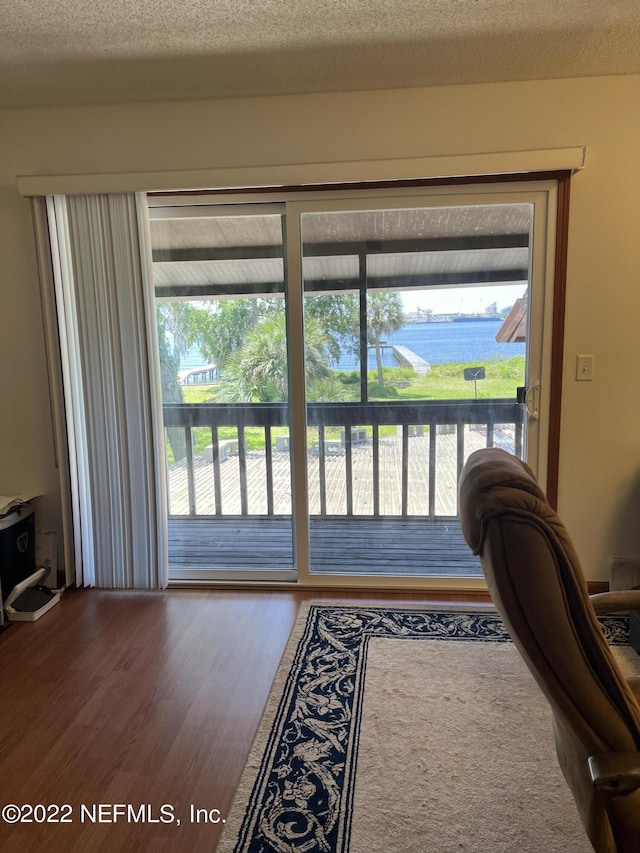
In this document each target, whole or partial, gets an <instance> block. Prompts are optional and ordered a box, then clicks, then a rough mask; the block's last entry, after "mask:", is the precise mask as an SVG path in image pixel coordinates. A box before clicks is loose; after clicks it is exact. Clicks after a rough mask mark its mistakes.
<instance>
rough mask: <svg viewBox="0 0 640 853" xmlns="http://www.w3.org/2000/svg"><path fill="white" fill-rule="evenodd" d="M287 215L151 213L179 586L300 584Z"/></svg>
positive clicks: (271, 208)
mask: <svg viewBox="0 0 640 853" xmlns="http://www.w3.org/2000/svg"><path fill="white" fill-rule="evenodd" d="M282 216H283V207H282V206H277V205H268V206H267V205H263V206H260V205H254V206H249V207H242V206H235V207H228V206H213V205H198V206H178V207H172V206H170V205H169V206H166V207H155V208H153V207H152V208H151V216H150V230H151V241H152V251H153V282H154V290H155V296H156V320H157V326H158V341H159V360H160V366H161V376H162V402H163V418H164V425H165V436H166V462H167V490H168V529H169V565H170V577H171V578H172V579H175V580H178V579H182V578H194V577H195V578H200V579H206V578H208V577H215V578H219V579H220V578H222V579H224V578H226V579H251V578H262V579H264V578H266V577H268V578H269V579H271V580H273V579H278V580H289V579H292V578H295V574H294V573H293V565H294V556H293V534H292V507H291V463H290V446H289V428H288V421H289V416H288V411H289V410H288V402H287V401H288V398H289V379H288V376H289V370H288V357H287V333H286V310H285V306H286V296H285V287H284V258H283V240H282Z"/></svg>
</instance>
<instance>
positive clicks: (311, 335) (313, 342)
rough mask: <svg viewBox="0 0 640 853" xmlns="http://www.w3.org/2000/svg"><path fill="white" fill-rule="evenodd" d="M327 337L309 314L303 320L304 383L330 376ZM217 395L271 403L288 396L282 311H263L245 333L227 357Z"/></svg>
mask: <svg viewBox="0 0 640 853" xmlns="http://www.w3.org/2000/svg"><path fill="white" fill-rule="evenodd" d="M330 359H331V355H330V339H329V336H328V335H327V333H326V332H324V331H323V330H322V329H321V327H320V325H319V324H318V323H317V322H316V321H315V320H313V319H312V318H309V319H308V320H307V322H306V324H305V373H306V377H307V385H308V386H310V385H311V383H313V382H317V381H318V380H320V379H324V380H328V379H329V378H330V377H331V370H330V368H329V362H330ZM220 397H221V399H225V400H227V401H229V402H245V403H246V402H255V403H257V402H260V403H272V402H278V401H284V400H286V399H287V398H288V371H287V336H286V326H285V317H284V314H283V313H282V312H272V313H270V314H267V315H266V316H265V317H264V318H263V319H262V320H261V322H260V323H259V324H258V325H257V326H254V328H253V329H252V330H251V331H250V332H249V334H248V335H247V338H246V341H245V343H244V346H242V347H240V348H238V349H236V350H234V352H233V353H232V354H231V355H230V357H229V358H228V360H227V362H226V364H225V368H224V372H223V378H222V387H221V395H220Z"/></svg>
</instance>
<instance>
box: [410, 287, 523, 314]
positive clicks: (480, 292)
mask: <svg viewBox="0 0 640 853" xmlns="http://www.w3.org/2000/svg"><path fill="white" fill-rule="evenodd" d="M526 290H527V282H519V283H518V284H498V285H487V286H486V287H460V286H458V287H447V288H444V287H437V288H435V287H433V288H429V289H425V290H418V291H415V290H414V291H407V290H404V291H402V301H403V304H404V310H405V311H407V312H411V311H415V310H416V309H417V308H420V310H421V311H426V310H427V309H428V308H430V309H431V310H432V311H433V313H434V314H455V313H460V314H477V313H484V311H485V309H486V308H487V306H488V305H491V303H492V302H496V303H497V307H498V311H501V310H503V309H504V308H510V307H511V306H512V305H513V303H514V302H515V301H516V299H519V298H520V297H521V296H524V294H525V291H526Z"/></svg>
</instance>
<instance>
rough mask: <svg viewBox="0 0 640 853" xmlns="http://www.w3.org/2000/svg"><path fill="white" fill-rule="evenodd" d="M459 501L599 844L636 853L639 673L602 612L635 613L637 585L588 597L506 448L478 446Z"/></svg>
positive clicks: (559, 529) (639, 849)
mask: <svg viewBox="0 0 640 853" xmlns="http://www.w3.org/2000/svg"><path fill="white" fill-rule="evenodd" d="M459 498H460V517H461V521H462V530H463V533H464V536H465V539H466V540H467V543H468V544H469V546H470V547H471V549H472V550H473V552H474V553H475V554H478V555H479V556H480V560H481V563H482V568H483V571H484V574H485V577H486V580H487V585H488V587H489V591H490V593H491V596H492V598H493V601H494V603H495V605H496V607H497V609H498V611H499V612H500V614H501V616H502V619H503V620H504V622H505V625H506V627H507V629H508V631H509V633H510V635H511V637H512V639H513V641H514V644H515V645H516V646H517V647H518V649H519V651H520V653H521V655H522V656H523V658H524V660H525V661H526V663H527V665H528V667H529V669H530V670H531V672H532V673H533V676H534V677H535V679H536V681H537V682H538V684H539V686H540V687H541V689H542V690H543V692H544V694H545V696H546V697H547V699H548V701H549V703H550V705H551V709H552V712H553V733H554V736H555V743H556V750H557V755H558V760H559V763H560V767H561V768H562V772H563V773H564V776H565V779H566V781H567V784H568V785H569V787H570V789H571V791H572V793H573V796H574V799H575V801H576V805H577V807H578V810H579V812H580V816H581V818H582V822H583V824H584V827H585V829H586V832H587V835H588V837H589V840H590V841H591V844H592V846H593V848H594V850H595V851H597V853H640V751H639V750H640V704H639V702H640V679H631V680H629V681H627V680H626V679H625V678H624V677H623V675H622V673H621V672H620V669H619V667H618V665H617V663H616V660H615V658H614V657H613V655H612V653H611V650H610V648H609V646H608V645H607V642H606V641H605V639H604V635H603V632H602V630H601V627H600V624H599V622H598V619H597V617H596V614H597V613H600V614H602V613H606V612H612V611H615V610H618V611H619V610H622V609H635V608H639V609H640V593H639V592H637V591H636V592H633V591H630V592H629V593H602V594H600V595H596V596H591V597H590V596H589V594H588V590H587V585H586V582H585V580H584V576H583V574H582V570H581V567H580V561H579V560H578V556H577V554H576V552H575V549H574V547H573V544H572V543H571V540H570V538H569V535H568V533H567V531H566V529H565V527H564V525H563V524H562V522H561V521H560V519H559V518H558V516H557V514H556V513H555V512H554V510H553V509H552V508H551V506H550V505H549V503H548V502H547V500H546V498H545V495H544V493H543V492H542V490H541V489H540V487H539V485H538V483H537V482H536V479H535V477H534V476H533V473H532V472H531V470H530V469H529V468H528V467H527V466H526V465H525V464H524V463H523V462H521V461H520V460H519V459H517V458H516V457H514V456H511V455H510V454H508V453H506V452H505V451H503V450H499V449H497V448H488V449H485V450H479V451H476V452H475V453H473V454H471V456H470V457H469V459H468V460H467V463H466V465H465V466H464V469H463V471H462V475H461V478H460V484H459Z"/></svg>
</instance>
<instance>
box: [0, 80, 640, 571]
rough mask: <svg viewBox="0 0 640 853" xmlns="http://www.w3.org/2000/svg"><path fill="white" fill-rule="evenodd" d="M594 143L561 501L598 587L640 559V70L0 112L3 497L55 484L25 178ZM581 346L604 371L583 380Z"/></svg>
mask: <svg viewBox="0 0 640 853" xmlns="http://www.w3.org/2000/svg"><path fill="white" fill-rule="evenodd" d="M579 145H586V146H587V147H588V159H587V166H586V168H585V169H584V171H582V172H581V173H579V174H578V175H577V176H576V177H575V179H574V181H573V186H572V198H571V224H570V243H569V258H568V264H569V268H568V289H567V321H566V330H565V343H566V350H565V384H564V402H563V413H562V436H561V463H560V506H559V510H560V513H561V515H562V516H563V518H564V520H565V521H566V523H567V525H568V527H569V529H570V531H571V533H572V535H573V537H574V539H575V543H576V546H577V549H578V552H579V553H580V555H581V557H582V559H583V562H584V565H585V570H586V572H587V575H588V577H589V578H590V579H593V580H595V579H606V568H607V560H608V556H609V555H610V554H613V553H616V554H620V553H623V554H630V555H636V556H640V430H639V427H638V422H639V420H640V418H639V416H640V400H639V398H638V393H637V391H638V385H639V384H640V380H639V378H638V371H639V370H640V357H639V356H640V345H639V340H640V338H639V335H638V316H639V314H640V77H637V76H636V77H619V78H598V79H585V80H566V81H541V82H531V83H513V84H490V85H480V86H460V87H443V88H436V89H410V90H398V91H383V92H364V93H346V94H326V95H308V96H292V97H279V98H259V99H233V100H222V101H207V102H175V103H164V104H145V105H120V106H103V107H79V108H59V109H31V110H8V111H4V112H0V257H1V258H2V275H1V277H0V394H1V397H0V400H1V406H2V415H1V417H0V447H1V448H2V452H1V454H0V493H7V492H12V491H24V490H34V491H38V490H40V491H43V492H45V493H46V495H47V498H46V500H44V501H43V502H41V507H40V521H41V522H42V524H44V525H45V526H52V525H53V526H57V525H58V524H59V501H58V494H57V489H58V487H57V474H56V471H55V467H54V458H53V443H52V431H51V422H50V417H49V404H48V391H47V372H46V363H45V358H44V346H43V337H42V328H41V321H40V302H39V295H38V284H37V276H36V264H35V252H34V248H33V237H32V229H31V223H30V213H29V206H28V203H27V202H26V201H24V200H23V199H21V198H20V197H19V195H18V193H17V190H16V176H17V175H34V174H69V173H96V172H107V173H108V172H139V171H163V170H173V169H208V168H220V167H232V166H233V167H243V166H253V165H269V164H287V163H312V162H325V161H328V162H330V161H345V160H354V161H363V160H368V159H383V158H406V157H425V156H432V155H446V154H469V153H476V152H492V151H505V150H525V149H538V148H557V147H565V146H579ZM577 353H587V354H593V355H594V357H595V378H594V381H593V382H591V383H587V382H582V383H577V382H575V381H574V373H575V356H576V354H577Z"/></svg>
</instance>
